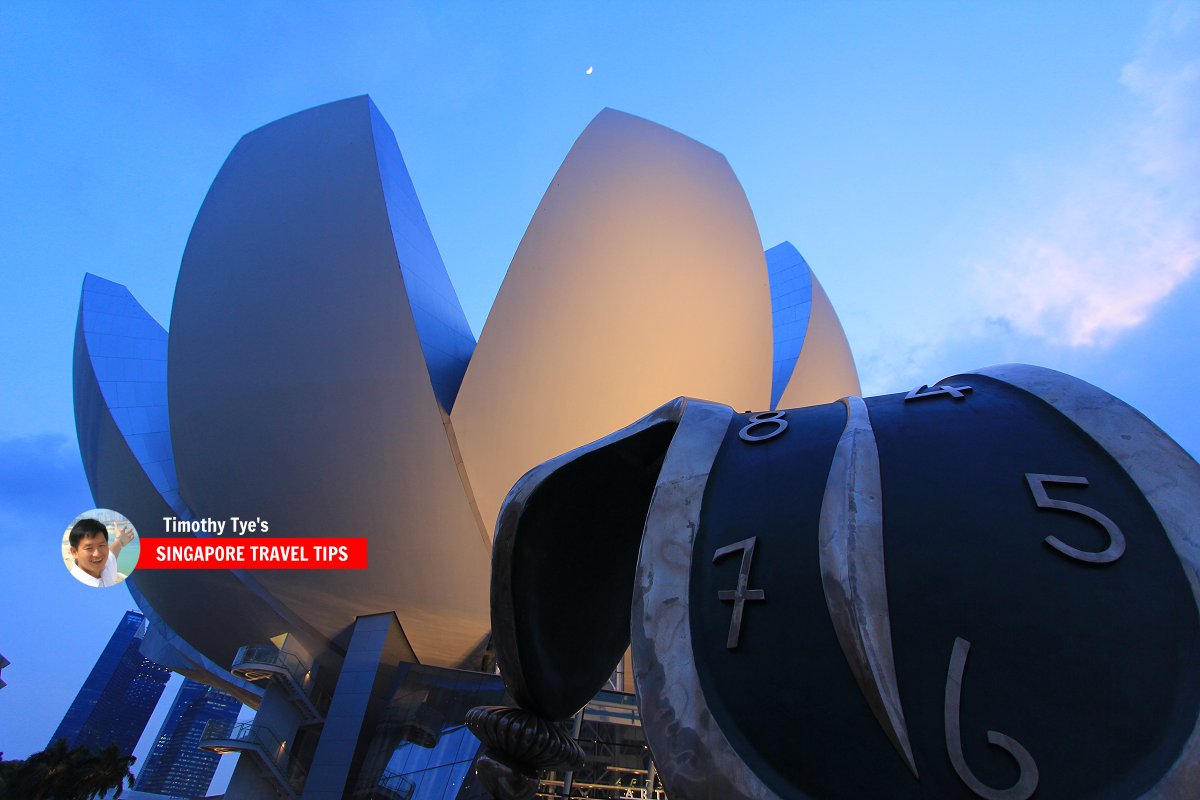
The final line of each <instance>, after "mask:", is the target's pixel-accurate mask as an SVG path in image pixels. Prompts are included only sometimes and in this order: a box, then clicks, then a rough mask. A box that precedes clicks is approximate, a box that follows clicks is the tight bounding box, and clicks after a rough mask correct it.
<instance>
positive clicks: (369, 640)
mask: <svg viewBox="0 0 1200 800" xmlns="http://www.w3.org/2000/svg"><path fill="white" fill-rule="evenodd" d="M568 144H569V143H567V142H564V143H563V149H564V150H566V151H567V152H566V156H565V158H564V159H563V162H562V165H561V167H560V168H559V169H558V172H557V173H556V174H555V176H554V178H553V180H552V181H551V183H550V185H549V186H548V187H547V189H546V192H545V195H544V196H543V198H542V200H541V202H540V203H539V205H538V207H537V209H536V211H535V212H534V214H533V216H532V219H531V220H530V222H529V225H528V228H527V230H526V231H525V234H524V236H523V238H522V239H521V241H520V244H519V246H518V247H517V250H516V253H515V254H514V255H513V258H512V262H511V264H510V266H509V268H508V272H507V275H506V277H505V279H504V282H503V285H502V286H501V288H500V291H499V294H498V296H497V297H496V300H495V303H494V305H493V306H492V309H491V312H490V314H489V316H488V319H487V323H486V325H485V326H484V328H483V331H482V333H481V335H480V336H479V339H478V341H476V338H475V336H474V335H473V334H472V331H471V329H470V327H469V326H468V324H467V320H466V317H465V315H464V313H463V311H462V308H461V306H460V304H459V301H458V298H457V295H456V293H455V289H454V286H453V285H452V283H451V280H450V278H449V276H448V274H447V271H446V267H445V265H444V264H443V262H442V258H441V256H440V254H439V251H438V247H437V245H436V243H435V241H434V237H433V235H432V233H431V231H430V227H429V225H428V223H427V221H426V218H425V215H424V213H423V212H422V209H421V205H420V203H419V202H418V199H417V191H416V189H415V188H414V186H413V183H412V180H411V179H410V177H409V173H408V171H407V169H406V167H405V163H404V159H403V157H402V156H401V153H400V150H399V148H398V146H397V143H396V140H395V137H394V135H393V133H392V131H391V129H390V128H389V126H388V124H387V122H386V121H385V120H384V118H383V116H382V115H381V114H380V112H379V110H378V109H377V108H376V107H375V105H374V104H373V103H372V101H371V100H370V99H369V98H367V97H365V96H364V97H356V98H351V99H348V100H342V101H339V102H334V103H330V104H328V105H324V106H320V107H317V108H313V109H309V110H307V111H302V112H300V113H297V114H294V115H292V116H289V117H286V118H284V119H280V120H277V121H275V122H272V123H270V124H268V125H265V126H264V127H262V128H259V129H258V130H255V131H252V132H250V133H248V134H246V135H245V136H244V137H242V139H241V140H240V141H239V142H238V143H237V144H236V146H234V148H233V149H232V151H231V152H230V154H229V156H228V158H227V159H226V161H225V163H224V165H223V166H222V167H221V170H220V172H219V173H218V174H217V176H216V177H215V179H214V181H213V183H212V187H211V188H210V189H209V191H208V194H207V196H206V197H205V198H204V201H203V204H202V205H201V206H200V209H199V212H198V214H197V216H196V221H195V224H194V226H193V228H192V231H191V234H190V237H189V239H188V242H187V246H186V249H185V250H184V252H183V257H182V264H181V266H180V269H179V277H178V282H177V284H176V289H175V295H174V302H173V306H172V309H171V317H170V320H169V321H161V322H160V321H158V320H155V319H153V318H152V317H151V315H150V314H148V313H147V312H146V310H145V309H144V308H143V307H142V306H141V305H140V304H139V303H138V301H137V300H136V299H135V298H134V297H133V296H132V294H131V293H130V292H129V291H128V290H127V289H126V288H125V287H124V286H123V285H121V284H120V282H119V281H120V280H121V276H120V275H110V276H104V277H101V276H96V275H87V276H86V277H85V278H84V281H83V290H82V297H81V301H80V307H79V314H78V321H77V326H76V339H75V354H74V393H75V413H76V424H77V430H78V438H79V446H80V451H81V453H82V457H83V462H84V465H85V468H86V472H87V477H88V481H89V483H90V486H91V490H92V493H93V496H94V499H95V502H96V504H97V505H98V506H101V507H106V508H112V509H117V510H119V511H120V512H121V513H123V514H125V515H126V516H128V518H129V519H130V520H131V521H132V522H133V523H134V524H135V526H136V527H137V529H138V530H139V531H140V532H141V534H142V535H143V536H144V537H146V538H148V539H150V538H153V537H156V536H171V537H181V536H187V537H200V538H204V537H206V536H212V535H214V534H213V533H212V532H211V531H207V530H206V526H210V525H211V524H212V523H209V522H208V521H217V520H219V521H227V520H230V519H233V518H237V519H239V520H256V519H257V520H263V521H267V522H269V526H270V527H269V534H268V535H270V536H272V537H288V538H302V539H303V538H322V539H327V538H338V537H365V538H366V539H367V540H368V546H369V566H368V567H367V568H366V569H365V570H338V569H325V570H303V569H295V570H293V569H261V570H239V569H201V570H195V569H186V570H154V569H139V570H138V571H137V572H136V574H134V575H133V576H132V577H131V578H130V579H129V581H127V582H126V585H128V586H130V591H131V592H132V593H133V595H134V597H135V599H136V601H137V603H138V605H139V606H140V607H141V609H142V611H143V612H144V613H145V614H146V615H147V617H148V618H149V620H150V627H149V632H148V635H147V638H146V642H145V644H144V645H143V647H142V650H143V652H144V653H145V654H146V655H147V656H148V657H150V658H152V659H154V660H155V661H157V662H158V663H160V664H163V665H166V666H168V667H170V668H171V669H173V670H175V671H177V672H179V673H181V674H183V675H186V676H188V677H191V678H195V679H196V680H199V681H202V682H204V683H207V684H210V685H213V686H218V687H220V688H222V689H225V690H226V691H229V692H231V693H233V694H234V695H235V696H237V697H238V698H239V699H241V700H242V701H243V702H245V703H247V704H249V705H251V706H253V707H254V708H256V709H257V714H256V716H255V718H254V720H253V721H251V722H244V723H240V724H238V725H236V726H230V725H228V724H225V723H221V724H220V725H219V726H217V727H214V728H213V729H212V730H209V731H206V733H205V737H204V740H203V743H202V746H203V747H205V748H207V749H210V750H214V751H218V752H238V753H241V758H240V760H239V763H238V766H237V769H236V771H235V773H234V776H233V779H232V781H231V782H230V785H229V788H228V791H227V793H226V797H228V798H230V799H231V800H244V799H253V800H257V799H258V798H277V797H283V798H306V800H317V799H318V798H329V800H333V799H334V798H342V797H356V798H413V800H416V799H417V798H421V799H424V798H445V799H447V800H448V799H449V798H476V797H487V796H488V794H487V793H486V792H485V790H484V789H483V787H481V786H480V785H479V783H478V780H477V777H476V770H475V769H473V765H474V764H475V761H476V759H477V758H478V757H479V742H478V740H477V739H475V737H474V736H473V735H472V734H471V733H470V732H469V731H468V730H467V729H466V727H464V720H465V718H466V715H467V711H468V710H469V709H470V708H472V707H475V706H481V705H495V704H501V703H510V702H511V698H506V694H505V688H504V684H503V682H502V681H501V679H500V677H499V676H498V674H497V663H496V647H495V646H494V645H493V635H492V622H491V610H490V604H489V601H490V595H489V582H490V579H491V570H492V541H493V536H494V535H495V531H496V525H497V516H498V514H499V512H500V509H501V506H502V504H503V502H504V500H505V497H506V495H507V494H508V493H509V491H510V489H512V487H513V486H514V484H516V483H517V482H518V480H519V479H521V477H522V475H524V474H525V473H526V472H528V471H529V470H531V469H532V468H534V467H536V466H537V465H539V464H541V463H543V462H545V461H547V460H550V459H553V458H556V457H558V456H559V455H560V454H563V453H566V452H568V451H571V450H574V449H575V448H579V447H581V446H583V445H586V444H588V443H589V442H593V441H595V440H598V439H601V438H602V437H604V436H606V435H608V434H610V433H611V432H612V431H615V430H619V429H622V428H624V427H625V426H627V425H629V424H630V423H632V422H633V421H635V420H638V419H639V418H642V417H643V416H644V415H645V414H646V413H647V412H648V411H650V410H651V409H655V408H658V407H660V406H662V405H663V404H664V403H667V402H668V401H671V400H672V399H673V398H676V397H681V396H684V397H695V398H703V399H704V400H706V401H712V402H716V403H722V404H726V405H728V406H731V407H732V408H734V409H737V410H739V411H743V410H752V411H769V410H771V409H775V408H797V407H800V406H811V405H815V404H823V403H831V402H833V401H836V400H838V399H839V398H842V397H845V396H849V395H858V394H860V389H859V383H858V378H857V373H856V370H855V366H854V361H853V358H852V355H851V352H850V349H849V346H848V344H847V342H846V337H845V336H844V334H843V332H842V328H841V324H840V323H839V321H838V317H837V315H836V313H835V312H834V309H833V306H832V304H831V303H830V300H829V298H828V297H827V296H826V294H825V292H824V290H823V289H822V287H821V284H820V282H819V281H818V279H817V276H816V275H815V274H814V273H813V272H812V270H810V268H809V266H808V264H807V263H806V262H805V260H804V259H803V258H802V257H801V255H800V253H799V252H797V250H796V248H795V247H793V246H792V245H791V244H789V243H786V242H785V243H782V244H776V245H775V246H773V247H771V248H770V249H767V250H766V251H765V252H764V248H763V243H762V242H761V240H760V236H759V231H758V227H757V225H756V223H755V220H754V215H753V213H752V212H751V204H750V200H748V199H747V197H746V196H745V194H744V192H743V191H742V188H741V186H740V185H739V183H738V180H737V178H736V177H735V175H734V172H733V170H732V169H731V168H730V165H729V164H728V163H727V162H726V160H725V158H724V157H723V156H722V155H721V154H720V153H718V152H716V151H715V150H712V149H710V148H709V147H707V146H705V145H703V144H701V143H699V142H696V141H694V140H692V139H689V138H687V137H686V136H683V135H681V134H679V133H676V132H675V131H672V130H669V129H667V128H664V127H662V126H660V125H657V124H655V123H652V122H649V121H647V120H644V119H640V118H638V117H634V116H631V115H629V114H625V113H622V112H619V111H613V110H608V109H606V110H604V111H602V112H600V113H599V114H598V115H597V116H596V117H595V119H594V120H592V122H591V123H590V124H589V125H588V126H587V128H586V129H585V130H584V131H583V132H582V133H581V134H580V135H579V138H578V139H577V140H576V141H575V143H574V144H573V145H570V146H569V150H568ZM751 200H752V198H751ZM162 322H167V323H169V324H166V325H164V324H162ZM629 468H630V469H631V470H632V469H635V466H634V465H632V464H631V465H630V467H629ZM619 471H620V470H618V473H619ZM568 517H569V515H568ZM164 520H175V521H177V523H178V524H177V526H176V528H174V529H173V530H170V531H168V530H166V527H165V526H166V523H165V522H164ZM567 524H570V523H569V521H568V523H567ZM193 530H194V531H196V532H195V533H181V531H193ZM255 535H256V534H253V533H251V534H247V535H246V537H245V539H246V540H247V543H252V538H253V536H255ZM176 541H178V539H177V540H176ZM147 544H151V542H147ZM596 546H597V547H599V548H601V549H603V548H604V547H605V544H604V542H603V541H600V542H597V545H596ZM528 568H529V569H531V570H538V569H546V570H550V569H558V567H556V566H554V565H552V564H548V563H547V564H541V565H539V564H532V563H531V564H529V565H528ZM558 579H559V580H560V581H561V582H562V584H563V585H564V586H565V585H570V586H571V591H572V592H573V593H574V597H575V598H576V599H580V598H581V599H582V602H580V603H577V604H576V605H577V606H578V607H580V608H583V609H585V611H584V612H583V613H580V614H578V615H577V617H576V618H574V619H573V621H572V623H571V624H572V625H575V626H577V628H578V630H579V631H580V632H581V636H583V637H584V638H586V636H587V632H588V631H589V630H591V629H592V628H594V627H597V628H605V627H606V625H605V621H604V620H602V619H600V618H599V617H600V616H601V615H602V614H603V613H605V612H606V607H605V606H603V605H602V604H598V605H597V606H596V607H595V608H596V612H595V614H589V613H587V612H586V609H587V608H588V607H589V605H588V603H587V602H586V599H587V597H588V596H589V594H590V593H592V592H599V591H601V590H602V588H603V587H601V586H597V585H595V583H594V582H591V581H588V580H583V579H582V578H581V579H580V580H573V579H572V575H570V574H562V575H559V576H558ZM499 669H500V670H503V669H504V663H503V658H501V663H500V664H499ZM632 693H633V685H632V680H631V670H630V667H629V663H628V657H626V658H624V659H621V663H620V664H619V665H618V666H617V669H616V671H615V672H614V673H613V674H612V676H611V678H609V679H608V682H607V685H606V687H605V688H604V689H603V690H601V691H600V693H599V694H597V695H595V696H594V698H593V699H592V700H590V701H589V703H588V704H587V705H586V706H585V707H584V708H583V709H582V710H581V711H579V712H578V713H576V714H575V715H574V716H573V717H572V718H571V720H570V722H569V723H568V724H567V728H568V732H569V733H570V734H571V735H572V736H573V737H574V738H575V739H577V740H578V741H579V742H580V743H581V744H582V745H583V748H584V751H585V754H586V760H585V762H584V764H583V765H582V766H580V767H578V768H575V769H571V770H551V771H548V772H546V773H544V774H542V775H541V776H540V785H539V789H538V792H539V795H540V796H544V797H578V796H587V797H592V798H609V797H612V798H616V797H662V796H664V793H663V789H662V787H661V784H660V782H659V780H658V779H657V776H656V774H655V772H656V768H655V766H654V763H653V761H652V759H651V758H650V756H649V752H648V751H647V749H646V747H645V737H644V736H643V735H642V733H641V720H640V717H639V714H638V710H637V707H636V705H635V704H634V702H633V695H632Z"/></svg>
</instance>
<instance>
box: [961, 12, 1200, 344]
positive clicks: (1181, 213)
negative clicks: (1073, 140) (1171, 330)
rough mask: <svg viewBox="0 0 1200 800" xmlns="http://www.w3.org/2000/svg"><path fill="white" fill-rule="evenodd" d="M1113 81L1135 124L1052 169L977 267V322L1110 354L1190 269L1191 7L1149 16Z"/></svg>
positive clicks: (1197, 47)
mask: <svg viewBox="0 0 1200 800" xmlns="http://www.w3.org/2000/svg"><path fill="white" fill-rule="evenodd" d="M1120 81H1121V84H1122V85H1123V86H1124V87H1125V88H1126V89H1128V90H1129V91H1130V92H1132V93H1133V96H1134V97H1135V98H1136V100H1137V114H1136V117H1135V118H1134V119H1133V120H1131V121H1130V122H1128V123H1126V124H1124V125H1120V126H1114V128H1113V129H1112V130H1110V131H1107V132H1104V133H1102V134H1099V135H1098V141H1097V142H1095V143H1094V144H1093V146H1092V147H1090V148H1087V149H1085V150H1084V152H1083V154H1082V155H1079V156H1077V157H1076V158H1075V161H1074V163H1068V164H1067V165H1066V166H1065V167H1061V166H1060V167H1059V168H1058V169H1056V170H1055V173H1056V174H1057V175H1059V176H1062V177H1063V180H1062V181H1061V182H1060V183H1058V184H1057V185H1056V187H1055V189H1054V192H1053V193H1052V195H1051V197H1050V199H1049V200H1048V202H1047V203H1046V204H1045V205H1042V206H1041V207H1035V208H1031V209H1029V210H1028V211H1027V212H1026V214H1025V217H1024V218H1022V219H1018V220H1017V221H1016V225H1015V229H1016V230H1017V231H1019V233H1018V234H1017V235H1015V236H1012V237H1011V238H1010V239H1009V240H1008V242H1007V243H1006V244H1005V245H1004V246H1002V247H1001V248H1000V249H999V250H998V251H997V252H996V255H995V256H994V257H992V258H990V259H988V260H987V261H986V262H985V263H982V264H980V265H978V268H977V277H978V287H979V293H980V296H981V297H982V298H983V302H984V305H985V308H984V312H985V313H986V314H987V315H989V316H992V317H993V318H997V319H1000V320H1003V321H1005V322H1007V323H1008V324H1009V325H1011V327H1012V328H1013V329H1014V330H1015V331H1016V332H1018V333H1021V334H1025V335H1030V336H1035V337H1042V338H1045V339H1047V340H1050V341H1053V342H1057V343H1061V344H1068V345H1072V346H1089V345H1105V344H1108V343H1111V342H1112V341H1113V340H1114V339H1115V338H1116V337H1118V336H1119V335H1120V334H1121V333H1122V332H1124V331H1127V330H1129V329H1131V328H1133V327H1135V326H1137V325H1139V324H1141V323H1142V322H1144V321H1145V320H1146V319H1147V318H1148V317H1149V316H1150V315H1151V314H1152V313H1153V311H1154V308H1155V306H1156V304H1158V303H1159V302H1160V301H1161V300H1163V299H1164V298H1165V297H1167V296H1168V295H1169V294H1170V293H1171V292H1172V291H1173V290H1174V289H1175V288H1176V287H1178V286H1179V285H1180V284H1181V283H1182V282H1183V281H1184V280H1186V279H1187V278H1188V277H1189V276H1190V275H1191V274H1192V273H1193V272H1194V271H1195V269H1196V267H1197V265H1198V264H1200V169H1198V165H1200V146H1198V143H1200V5H1198V4H1196V3H1194V2H1175V3H1169V4H1165V5H1163V6H1160V7H1159V8H1158V9H1157V10H1156V12H1155V14H1154V15H1153V17H1152V19H1151V21H1150V23H1149V25H1148V26H1147V29H1146V32H1145V34H1144V36H1143V39H1142V42H1141V45H1140V47H1139V50H1138V53H1137V56H1136V58H1134V60H1132V61H1131V62H1129V63H1128V64H1127V65H1125V68H1124V69H1123V70H1122V73H1121V76H1120Z"/></svg>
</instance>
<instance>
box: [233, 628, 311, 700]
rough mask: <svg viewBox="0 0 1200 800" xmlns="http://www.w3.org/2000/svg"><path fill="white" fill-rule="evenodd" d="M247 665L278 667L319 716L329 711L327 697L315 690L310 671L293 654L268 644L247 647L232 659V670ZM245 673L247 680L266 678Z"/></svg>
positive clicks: (251, 672) (251, 671)
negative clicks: (302, 693) (289, 677)
mask: <svg viewBox="0 0 1200 800" xmlns="http://www.w3.org/2000/svg"><path fill="white" fill-rule="evenodd" d="M247 664H250V665H253V664H264V665H269V666H275V667H279V668H280V669H281V670H283V671H284V672H286V673H287V674H288V675H290V676H291V678H292V681H293V682H295V684H296V685H297V686H299V687H300V689H301V691H303V692H304V693H305V694H306V695H307V696H308V699H309V700H310V701H311V702H312V704H313V706H314V707H315V708H316V709H317V711H319V712H320V713H321V714H324V713H326V712H327V711H329V695H328V694H326V693H325V692H323V691H322V690H321V689H319V688H317V683H316V681H315V680H313V671H312V669H311V668H310V667H308V666H307V665H306V664H305V663H304V662H303V661H301V660H300V658H299V657H298V656H296V655H295V654H293V653H286V652H284V651H282V650H280V649H279V648H277V647H275V646H274V645H269V644H255V645H247V646H245V647H242V648H239V649H238V651H237V655H235V656H234V657H233V669H234V670H237V669H238V667H241V666H243V665H247ZM247 672H248V673H250V674H247V675H246V678H247V679H248V680H257V679H258V678H264V677H267V675H266V674H259V675H254V674H253V670H248V671H247Z"/></svg>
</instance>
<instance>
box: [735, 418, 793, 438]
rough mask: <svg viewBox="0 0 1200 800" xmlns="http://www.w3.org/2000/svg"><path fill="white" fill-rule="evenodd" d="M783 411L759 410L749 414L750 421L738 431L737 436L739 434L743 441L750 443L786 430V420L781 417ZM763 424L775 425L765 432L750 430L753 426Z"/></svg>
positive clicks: (756, 426) (773, 436)
mask: <svg viewBox="0 0 1200 800" xmlns="http://www.w3.org/2000/svg"><path fill="white" fill-rule="evenodd" d="M785 413H786V412H783V411H760V412H758V413H757V414H751V415H750V422H749V423H748V424H747V425H746V427H744V428H742V429H741V430H740V431H738V436H741V437H742V440H743V441H746V442H752V443H753V442H765V441H766V440H767V439H774V438H775V437H776V436H778V435H779V434H781V433H783V432H784V431H785V430H787V426H788V424H787V420H785V419H784V418H783V415H784V414H785ZM763 425H774V426H775V427H774V428H773V429H772V430H769V431H767V432H766V433H759V434H755V433H753V432H752V431H753V430H754V429H755V428H758V427H760V426H763Z"/></svg>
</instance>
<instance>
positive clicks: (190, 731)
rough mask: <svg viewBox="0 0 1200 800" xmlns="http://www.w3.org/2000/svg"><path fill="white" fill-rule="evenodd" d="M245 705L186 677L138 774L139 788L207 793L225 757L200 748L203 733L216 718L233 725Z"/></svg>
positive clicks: (182, 794) (170, 793) (184, 793)
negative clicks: (218, 764) (222, 757)
mask: <svg viewBox="0 0 1200 800" xmlns="http://www.w3.org/2000/svg"><path fill="white" fill-rule="evenodd" d="M241 707H242V704H241V703H239V702H238V701H237V700H236V699H234V698H233V697H232V696H230V695H228V694H226V693H225V692H222V691H220V690H219V689H214V688H213V687H211V686H205V685H204V684H202V683H197V682H196V681H193V680H185V681H184V682H183V686H181V687H180V688H179V694H177V695H176V696H175V702H174V703H172V704H171V710H170V711H169V712H167V718H166V719H165V720H163V724H162V727H161V728H160V729H159V731H158V737H157V738H156V739H155V740H154V746H153V748H151V750H150V755H149V756H147V758H146V766H145V767H143V768H142V771H141V773H139V774H138V778H137V788H138V789H139V790H141V791H144V792H154V793H156V794H163V795H168V796H170V797H197V796H201V795H204V794H206V793H207V792H208V785H209V783H211V782H212V777H213V773H214V772H216V770H217V762H218V761H220V759H221V757H220V756H219V755H217V754H216V753H213V752H210V751H208V750H201V749H200V734H201V733H202V732H203V730H204V726H205V725H207V724H208V723H209V722H212V721H214V720H217V721H221V722H225V723H227V724H228V725H230V726H232V725H233V723H234V721H235V720H237V716H238V712H239V711H240V710H241Z"/></svg>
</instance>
